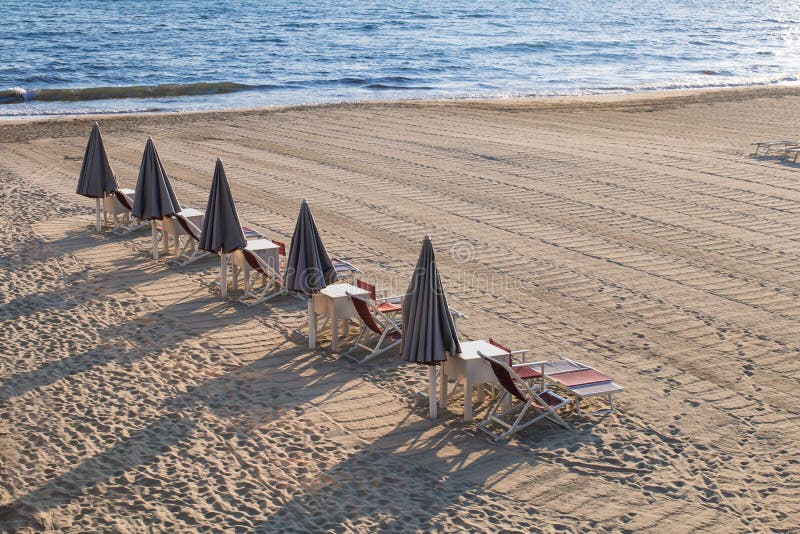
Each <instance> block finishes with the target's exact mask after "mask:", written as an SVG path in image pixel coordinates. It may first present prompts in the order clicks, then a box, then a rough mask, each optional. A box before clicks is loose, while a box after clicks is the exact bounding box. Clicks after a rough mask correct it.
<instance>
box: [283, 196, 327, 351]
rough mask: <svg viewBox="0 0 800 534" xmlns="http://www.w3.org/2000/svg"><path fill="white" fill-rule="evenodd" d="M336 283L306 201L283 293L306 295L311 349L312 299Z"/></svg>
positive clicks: (294, 236) (313, 340)
mask: <svg viewBox="0 0 800 534" xmlns="http://www.w3.org/2000/svg"><path fill="white" fill-rule="evenodd" d="M335 281H336V269H335V268H334V267H333V262H331V259H330V257H329V256H328V252H327V251H326V250H325V245H323V244H322V238H321V237H320V236H319V231H318V230H317V225H316V223H314V217H313V216H312V215H311V208H309V207H308V202H306V199H303V201H302V202H301V203H300V214H299V215H298V216H297V224H295V227H294V234H292V248H291V249H290V250H289V259H288V260H287V262H286V289H287V290H289V291H294V292H296V293H302V294H304V295H308V297H309V298H308V345H309V347H310V348H312V349H313V348H314V347H315V346H316V344H317V340H316V335H317V333H316V321H315V320H314V319H315V318H314V305H313V300H312V298H311V295H312V294H313V293H317V292H318V291H320V290H321V289H325V287H326V286H327V285H328V284H332V283H333V282H335Z"/></svg>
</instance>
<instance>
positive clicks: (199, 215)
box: [161, 208, 206, 254]
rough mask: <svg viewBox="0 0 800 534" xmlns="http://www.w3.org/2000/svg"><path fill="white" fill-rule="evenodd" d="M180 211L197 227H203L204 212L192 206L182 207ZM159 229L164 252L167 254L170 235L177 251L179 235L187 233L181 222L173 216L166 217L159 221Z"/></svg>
mask: <svg viewBox="0 0 800 534" xmlns="http://www.w3.org/2000/svg"><path fill="white" fill-rule="evenodd" d="M180 213H181V215H183V216H184V217H186V218H187V219H188V220H190V221H191V222H192V224H194V225H195V226H197V227H198V228H203V219H205V217H206V214H205V212H203V211H200V210H197V209H194V208H183V209H182V210H181V212H180ZM161 229H162V230H161V239H162V240H163V241H164V253H165V254H169V238H170V237H172V239H173V242H174V244H175V252H178V250H179V247H180V244H179V239H180V236H182V235H187V233H186V230H184V229H183V226H181V223H179V222H178V221H177V220H176V219H175V218H174V217H167V218H165V219H164V220H162V221H161Z"/></svg>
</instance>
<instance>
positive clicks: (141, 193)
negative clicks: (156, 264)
mask: <svg viewBox="0 0 800 534" xmlns="http://www.w3.org/2000/svg"><path fill="white" fill-rule="evenodd" d="M180 211H181V206H180V204H178V199H177V198H176V197H175V192H174V191H172V185H171V184H170V183H169V178H168V177H167V172H166V171H165V170H164V166H163V165H162V164H161V159H159V157H158V152H156V147H155V145H154V144H153V139H152V138H151V137H148V138H147V144H145V146H144V154H142V164H141V166H140V167H139V179H138V180H137V181H136V198H134V200H133V209H132V210H131V215H133V216H134V217H136V218H137V219H140V220H143V221H152V230H153V258H155V259H158V242H157V241H156V226H155V221H156V220H161V219H163V218H165V217H170V216H172V215H175V214H176V213H180Z"/></svg>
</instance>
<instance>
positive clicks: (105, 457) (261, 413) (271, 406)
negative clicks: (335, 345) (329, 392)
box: [0, 341, 347, 530]
mask: <svg viewBox="0 0 800 534" xmlns="http://www.w3.org/2000/svg"><path fill="white" fill-rule="evenodd" d="M287 344H290V342H289V341H286V342H284V343H282V344H281V345H279V346H278V347H276V348H275V349H273V350H272V351H270V352H269V353H267V354H266V355H264V356H263V357H262V358H260V359H259V360H256V361H254V362H251V363H249V364H247V365H244V366H241V367H239V368H237V369H235V370H233V371H231V372H229V373H226V374H223V375H221V376H219V377H216V378H213V379H210V380H208V381H206V382H204V383H202V384H200V385H197V386H194V387H191V388H189V389H188V390H187V391H186V392H185V393H183V394H181V395H177V396H175V397H171V398H170V399H168V400H167V401H166V402H165V403H164V404H163V405H162V408H160V409H159V412H161V413H162V415H160V416H159V417H158V418H156V419H155V420H154V421H152V422H149V423H148V424H147V425H146V426H145V427H143V428H141V429H138V430H135V431H133V432H132V433H130V434H129V435H127V433H126V435H127V437H125V438H123V439H121V440H120V441H118V442H117V443H116V444H114V445H113V446H112V447H111V448H109V449H107V450H105V451H103V452H101V453H99V454H97V455H95V456H93V457H91V458H88V459H86V460H84V461H83V462H82V463H80V464H79V465H76V466H74V467H72V468H71V469H69V470H68V471H66V472H64V473H61V474H59V475H57V476H55V477H53V478H50V479H49V480H47V481H46V482H45V483H44V484H42V485H41V486H39V487H38V488H36V489H34V490H32V491H29V492H28V493H26V494H24V495H22V496H20V497H18V498H17V499H15V500H14V501H13V502H10V503H7V504H5V505H3V506H0V529H5V528H7V529H10V530H15V529H20V528H24V527H30V528H33V529H37V530H38V529H45V530H46V529H48V528H50V527H51V526H52V525H48V524H47V519H46V518H47V512H48V511H49V510H51V509H54V508H58V507H61V506H64V505H66V504H68V503H69V502H71V501H72V500H74V499H76V498H78V496H81V495H85V494H87V493H90V494H91V493H92V491H93V488H94V487H95V486H97V485H98V484H112V485H114V484H119V483H120V482H118V481H113V480H111V479H114V478H118V477H120V476H122V475H123V474H125V475H126V478H127V480H129V481H131V482H130V484H134V485H135V484H138V483H143V484H148V483H152V480H150V479H148V476H147V475H140V474H139V473H136V472H135V471H136V470H137V468H139V467H141V466H145V465H147V464H150V463H153V462H156V461H158V460H159V457H161V456H162V455H166V454H176V448H179V449H180V450H181V451H185V450H188V449H189V448H190V447H191V445H190V444H189V443H188V442H190V441H191V440H192V439H194V437H195V434H196V433H197V430H198V428H199V426H200V424H201V420H204V421H207V420H208V417H206V415H205V414H208V413H209V412H210V413H212V414H214V415H215V416H216V417H218V418H221V419H222V423H221V424H223V425H225V428H224V430H225V431H226V432H234V433H235V432H240V433H245V432H247V431H248V430H249V429H250V428H251V426H250V424H251V423H250V422H252V421H255V422H258V423H263V422H265V421H275V420H277V419H280V418H282V417H285V416H286V414H289V413H293V412H294V411H295V410H298V409H301V408H300V407H301V405H305V404H306V402H307V400H308V397H309V396H313V395H314V390H315V389H316V390H320V389H322V388H329V387H331V384H333V387H334V388H336V387H341V385H342V384H344V383H346V381H347V377H345V376H343V375H342V373H341V371H342V370H341V368H340V367H339V366H337V365H335V364H336V362H335V361H329V362H328V365H326V366H319V365H314V366H313V367H314V370H315V371H316V372H313V373H298V372H295V371H294V367H295V364H297V363H298V359H297V356H298V355H299V354H301V353H302V352H303V351H304V349H303V348H302V347H295V346H291V347H288V348H286V347H285V345H287ZM318 360H319V355H318V354H316V355H315V354H313V353H311V354H309V355H308V356H306V358H305V359H302V358H301V359H300V360H299V363H300V367H308V366H309V365H312V364H313V363H314V362H316V361H318ZM287 365H289V366H291V370H288V371H287V369H286V366H287ZM281 367H283V369H281ZM323 367H324V369H323ZM278 374H284V375H289V376H288V377H285V380H290V381H291V382H292V385H293V387H292V388H291V390H288V389H287V388H286V387H285V385H284V383H285V380H276V375H278ZM336 375H339V377H338V378H336ZM336 382H339V385H338V386H337V385H336ZM294 392H297V393H294ZM178 454H182V452H179V453H178ZM132 471H133V472H132ZM109 481H110V482H109ZM123 485H125V483H124V482H123Z"/></svg>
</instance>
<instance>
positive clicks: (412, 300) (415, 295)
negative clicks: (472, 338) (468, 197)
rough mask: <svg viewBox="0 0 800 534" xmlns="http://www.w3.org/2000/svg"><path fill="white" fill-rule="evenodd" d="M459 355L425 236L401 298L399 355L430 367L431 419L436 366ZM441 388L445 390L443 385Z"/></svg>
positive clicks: (434, 402)
mask: <svg viewBox="0 0 800 534" xmlns="http://www.w3.org/2000/svg"><path fill="white" fill-rule="evenodd" d="M460 352H461V345H459V343H458V333H457V331H456V327H455V323H454V322H453V317H452V316H451V315H450V307H449V306H448V305H447V297H446V296H445V294H444V289H443V288H442V281H441V279H440V278H439V270H438V269H437V268H436V257H435V256H434V253H433V245H432V244H431V240H430V237H428V236H425V239H424V240H423V242H422V250H421V251H420V253H419V259H418V260H417V266H416V268H415V269H414V274H413V275H412V276H411V282H410V283H409V284H408V290H406V296H405V298H404V299H403V344H402V348H401V349H400V356H401V357H402V358H403V359H404V360H406V361H408V362H412V363H418V364H423V365H429V366H430V369H429V380H430V392H429V393H430V397H429V402H430V416H431V417H432V418H435V417H436V411H437V410H436V408H437V402H436V368H435V366H436V365H440V364H442V363H443V362H445V361H446V360H447V355H448V354H451V355H456V354H459V353H460ZM442 387H445V385H443V386H442Z"/></svg>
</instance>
